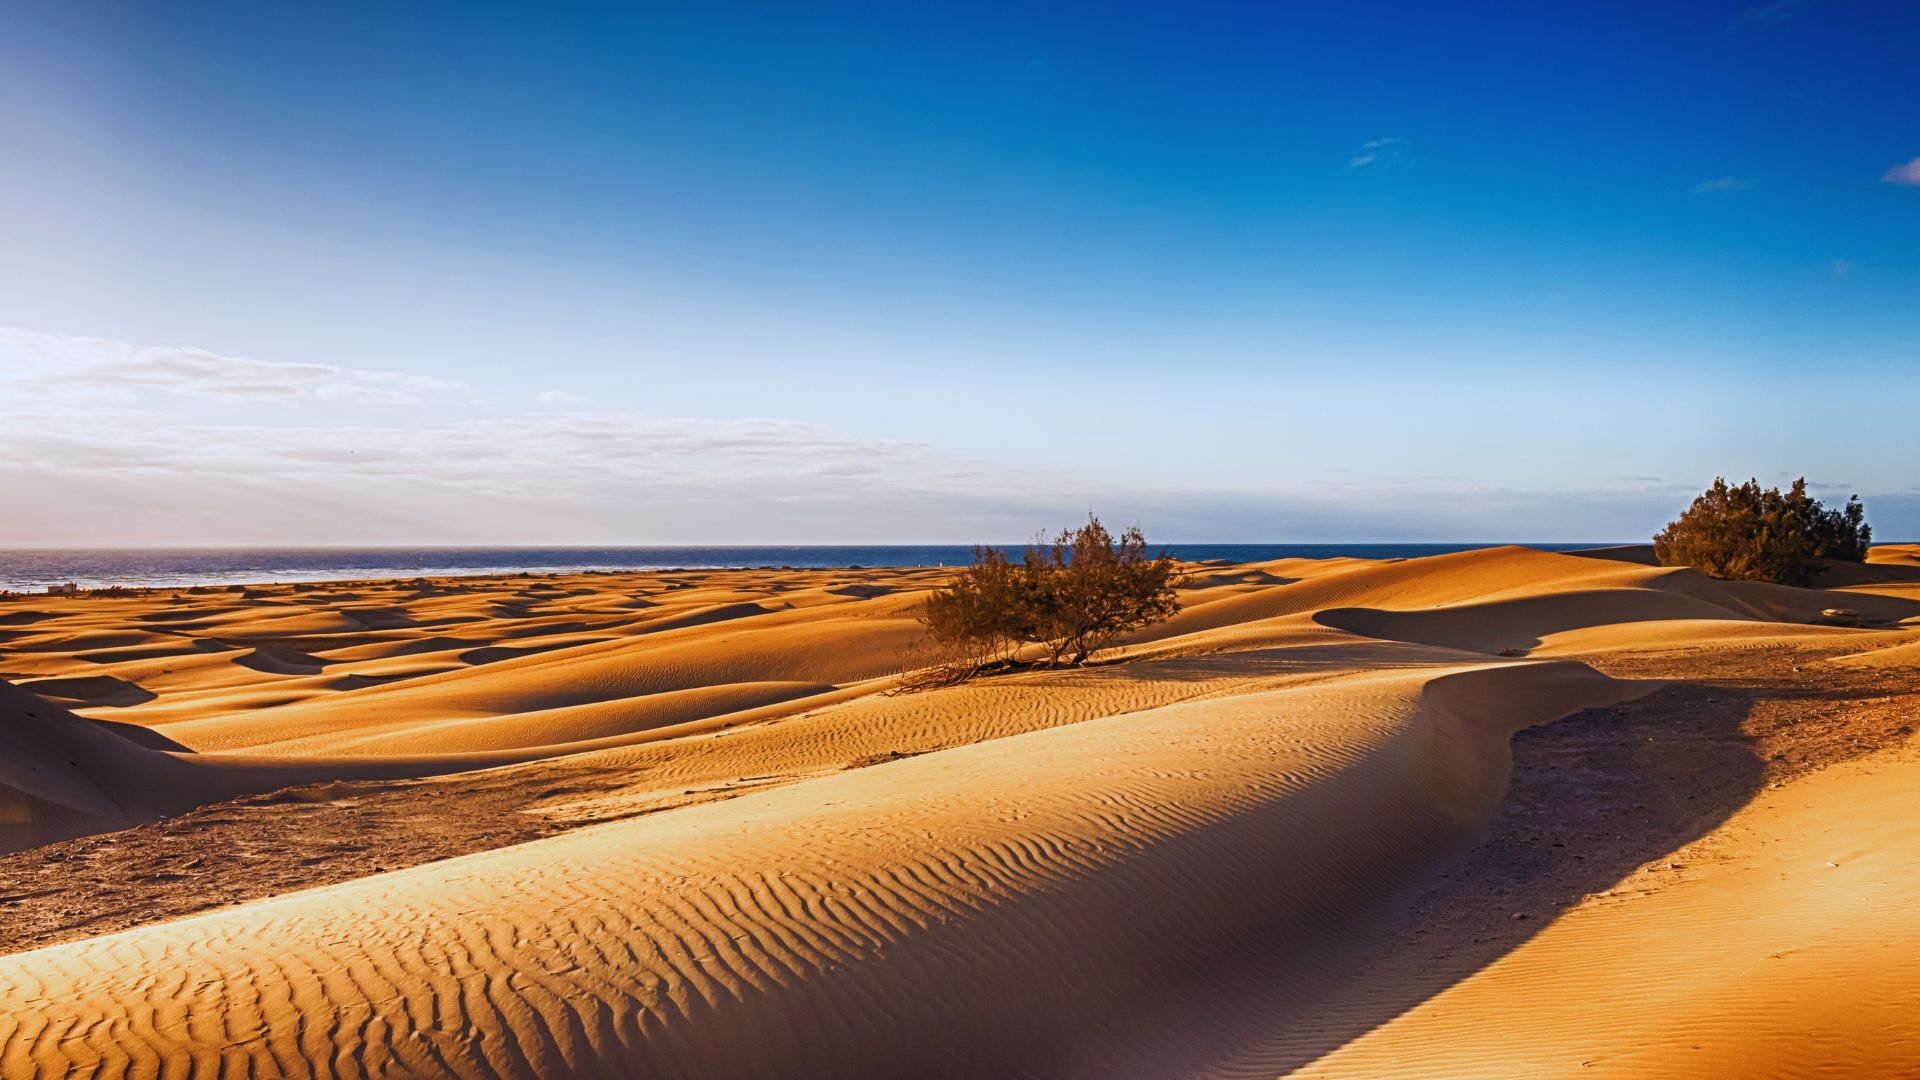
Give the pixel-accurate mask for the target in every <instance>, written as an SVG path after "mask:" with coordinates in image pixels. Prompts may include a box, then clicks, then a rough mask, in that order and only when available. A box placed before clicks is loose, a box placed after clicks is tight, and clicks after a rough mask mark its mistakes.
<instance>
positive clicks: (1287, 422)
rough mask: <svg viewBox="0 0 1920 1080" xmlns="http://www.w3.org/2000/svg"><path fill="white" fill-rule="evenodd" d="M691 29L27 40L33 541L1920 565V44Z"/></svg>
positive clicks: (863, 27) (6, 440)
mask: <svg viewBox="0 0 1920 1080" xmlns="http://www.w3.org/2000/svg"><path fill="white" fill-rule="evenodd" d="M694 7H695V6H687V5H674V6H672V7H667V6H660V7H638V8H632V9H627V10H620V9H615V8H611V7H600V6H592V7H577V8H570V9H566V10H561V9H559V8H556V7H552V6H545V5H543V6H537V7H536V6H526V7H514V6H501V5H485V6H482V5H470V4H469V5H449V6H445V7H436V6H431V5H424V4H418V5H370V6H367V7H365V8H361V9H357V10H356V9H351V8H348V7H345V6H323V5H284V6H281V5H254V4H246V5H242V4H192V3H170V4H164V5H162V4H113V3H89V4H62V3H33V2H29V3H26V4H18V3H16V4H12V5H9V6H8V7H7V8H6V10H5V12H4V13H0V95H3V96H4V107H3V108H0V140H3V141H4V142H3V144H4V145H5V146H6V147H7V148H8V152H7V153H6V154H4V155H0V328H6V329H3V330H0V500H3V501H4V502H5V503H6V504H7V505H9V506H10V507H13V508H15V511H16V512H14V513H11V514H9V515H8V522H7V524H6V525H5V526H4V527H3V528H4V532H0V543H13V544H60V543H80V542H91V543H102V544H114V543H191V542H233V543H328V542H339V543H367V542H419V543H431V542H475V543H509V542H516V541H525V542H545V543H555V542H561V543H564V542H569V541H577V542H612V543H618V542H631V543H649V542H689V543H698V542H765V543H773V542H862V541H872V542H908V541H968V540H973V539H995V540H1002V539H1017V538H1019V537H1022V536H1026V535H1029V534H1031V533H1032V532H1033V531H1035V530H1036V529H1039V528H1042V527H1046V526H1051V525H1056V524H1059V523H1063V522H1065V521H1068V520H1071V519H1072V518H1073V517H1075V516H1076V515H1077V514H1079V513H1081V512H1083V511H1084V510H1086V509H1088V508H1089V507H1091V508H1093V509H1096V510H1100V511H1102V512H1103V513H1104V514H1105V515H1107V516H1108V517H1109V518H1110V519H1119V520H1126V521H1138V522H1140V523H1141V524H1143V525H1145V526H1146V527H1147V529H1148V532H1149V535H1151V536H1155V537H1157V538H1162V539H1168V540H1187V541H1204V540H1221V541H1229V540H1275V541H1283V540H1362V539H1381V540H1402V539H1434V540H1463V539H1520V540H1527V539H1532V540H1581V539H1592V540H1616V539H1618V540H1626V539H1637V538H1644V537H1645V536H1646V535H1647V534H1648V533H1649V532H1650V531H1651V530H1653V529H1654V528H1657V527H1658V526H1659V524H1660V523H1661V522H1662V521H1664V520H1666V518H1668V517H1670V516H1671V515H1672V513H1673V512H1674V511H1675V510H1677V509H1678V508H1680V507H1681V506H1684V504H1685V502H1686V501H1687V498H1688V497H1689V495H1690V493H1691V492H1693V491H1697V490H1698V488H1699V487H1700V486H1701V485H1703V484H1704V483H1706V482H1707V481H1709V480H1711V479H1712V478H1713V476H1714V475H1715V474H1718V473H1725V474H1727V475H1729V476H1738V477H1745V476H1748V475H1758V476H1760V477H1761V478H1762V479H1763V480H1767V481H1770V482H1771V481H1776V480H1781V479H1784V478H1788V477H1789V476H1791V475H1798V474H1800V473H1805V474H1807V475H1808V476H1809V477H1810V478H1811V479H1812V480H1813V481H1815V482H1816V484H1819V485H1822V488H1821V491H1822V494H1824V495H1828V496H1838V497H1844V496H1845V495H1846V494H1847V493H1848V492H1851V491H1859V492H1860V493H1861V494H1862V495H1863V496H1865V497H1866V498H1867V502H1868V507H1869V511H1870V514H1871V516H1872V519H1873V520H1874V521H1875V523H1876V524H1877V525H1878V526H1879V529H1880V533H1881V535H1882V537H1883V538H1887V539H1894V538H1914V537H1920V348H1917V345H1920V85H1916V82H1915V75H1914V72H1915V71H1916V70H1920V6H1916V5H1913V4H1909V3H1871V2H1859V3H1847V2H1842V0H1804V2H1799V3H1795V2H1791V0H1776V2H1773V3H1767V4H1760V5H1754V4H1742V3H1724V4H1719V3H1704V2H1701V3H1686V4H1601V5H1579V6H1572V5H1557V4H1537V3H1529V4H1511V5H1492V4H1488V5H1469V6H1456V5H1431V4H1416V3H1349V4H1337V5H1334V4H1316V5H1312V6H1307V5H1290V4H1273V5H1232V4H1220V5H1211V6H1207V5H1131V4H1112V3H1107V4H1100V5H1086V6H1074V5H1054V6H1052V7H1050V8H1049V9H1048V10H1046V11H1040V10H1037V6H1036V5H1030V4H1019V5H996V4H981V3H972V4H965V5H951V6H948V5H932V4H927V5H916V4H874V5H824V4H810V5H772V4H769V5H756V6H732V5H720V4H713V5H697V8H698V10H694V9H693V8H694ZM269 8H273V9H274V10H269Z"/></svg>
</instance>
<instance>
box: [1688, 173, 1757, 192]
mask: <svg viewBox="0 0 1920 1080" xmlns="http://www.w3.org/2000/svg"><path fill="white" fill-rule="evenodd" d="M1752 186H1753V181H1751V180H1749V179H1747V178H1746V177H1744V176H1722V177H1719V178H1718V179H1714V180H1702V181H1700V182H1699V183H1697V184H1695V185H1693V193H1694V194H1695V195H1711V194H1713V193H1715V192H1720V191H1745V190H1747V189H1748V188H1750V187H1752Z"/></svg>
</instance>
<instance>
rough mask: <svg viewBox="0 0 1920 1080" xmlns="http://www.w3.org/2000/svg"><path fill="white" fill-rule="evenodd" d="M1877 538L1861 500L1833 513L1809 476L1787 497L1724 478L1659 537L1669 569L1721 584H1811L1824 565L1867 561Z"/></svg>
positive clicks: (1657, 547)
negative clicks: (1812, 489)
mask: <svg viewBox="0 0 1920 1080" xmlns="http://www.w3.org/2000/svg"><path fill="white" fill-rule="evenodd" d="M1872 537H1873V530H1872V528H1871V527H1870V526H1869V525H1867V523H1866V511H1865V509H1864V508H1863V507H1862V506H1861V505H1860V498H1859V496H1857V495H1856V496H1854V497H1853V498H1850V499H1848V500H1847V505H1846V506H1845V507H1844V508H1841V509H1828V508H1827V507H1824V506H1822V505H1821V504H1820V500H1818V499H1816V498H1814V497H1813V496H1811V495H1808V494H1807V481H1806V479H1805V478H1804V477H1803V478H1801V479H1799V480H1795V481H1794V482H1793V486H1792V487H1791V488H1789V489H1788V490H1787V491H1784V492H1782V491H1781V490H1780V489H1779V488H1767V489H1764V490H1763V489H1762V488H1761V487H1760V482H1759V481H1758V480H1748V481H1747V482H1746V483H1744V484H1740V485H1738V486H1729V485H1728V484H1727V482H1726V480H1725V479H1724V478H1717V479H1715V480H1714V482H1713V486H1712V487H1710V488H1708V489H1707V490H1706V491H1705V492H1703V493H1701V495H1700V497H1699V498H1697V499H1695V500H1693V505H1692V506H1690V507H1688V508H1687V512H1686V513H1684V514H1681V515H1680V517H1679V518H1678V519H1676V520H1674V521H1672V522H1669V523H1668V525H1667V527H1666V528H1665V529H1662V530H1661V531H1660V533H1659V535H1657V536H1655V537H1654V538H1653V553H1654V556H1655V558H1657V559H1659V560H1660V564H1661V565H1662V566H1691V567H1693V568H1694V569H1696V570H1699V571H1701V572H1702V573H1705V574H1709V575H1712V576H1713V577H1717V578H1730V579H1735V580H1747V581H1772V582H1778V583H1780V584H1782V585H1806V584H1808V583H1810V582H1811V581H1812V580H1813V577H1814V575H1815V574H1817V573H1819V572H1820V560H1821V559H1842V560H1846V561H1849V562H1864V561H1866V558H1867V544H1868V542H1869V541H1870V540H1871V539H1872Z"/></svg>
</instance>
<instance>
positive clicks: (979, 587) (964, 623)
mask: <svg viewBox="0 0 1920 1080" xmlns="http://www.w3.org/2000/svg"><path fill="white" fill-rule="evenodd" d="M1178 584H1179V571H1178V568H1177V567H1176V566H1175V565H1174V562H1173V559H1172V557H1171V556H1168V555H1166V554H1165V553H1162V554H1160V555H1158V556H1154V555H1150V554H1148V552H1147V540H1146V537H1145V536H1144V535H1142V534H1141V532H1140V530H1139V529H1138V528H1130V529H1127V530H1126V531H1125V532H1123V533H1121V534H1120V535H1119V536H1118V537H1115V536H1114V535H1113V534H1112V533H1110V532H1108V531H1107V528H1106V526H1104V525H1102V524H1101V523H1100V519H1099V518H1096V517H1092V516H1089V517H1088V518H1087V523H1086V524H1085V525H1082V526H1080V527H1079V528H1077V529H1065V530H1062V531H1061V532H1060V534H1059V535H1058V536H1056V537H1054V538H1053V539H1052V540H1051V541H1045V542H1038V543H1034V544H1031V545H1028V547H1027V549H1026V551H1025V553H1024V554H1023V555H1022V557H1021V559H1020V561H1019V562H1014V561H1012V560H1010V559H1009V558H1007V556H1006V555H1005V554H1004V553H1002V552H1000V551H996V550H995V549H993V548H989V547H976V548H975V549H974V557H973V565H971V566H967V567H964V568H962V569H961V570H960V571H959V572H958V573H957V574H955V575H954V578H953V580H952V581H951V582H949V583H948V584H947V586H946V587H945V588H943V589H940V590H938V591H936V592H934V593H933V594H932V595H931V596H929V597H928V598H927V601H926V605H925V607H924V608H923V609H922V610H921V616H920V619H921V622H922V623H923V624H924V625H925V626H926V628H927V637H928V641H929V644H930V646H931V650H932V656H931V657H930V658H929V659H931V661H932V662H931V663H929V664H928V665H926V666H925V667H923V668H922V669H921V670H920V671H918V672H916V673H915V674H914V675H913V676H911V677H910V678H909V679H908V685H909V686H910V687H925V686H938V685H947V684H951V683H956V682H960V681H963V680H965V679H968V678H972V677H973V676H974V675H978V674H980V673H981V672H983V671H987V670H990V669H993V668H996V667H1007V666H1011V665H1012V664H1013V663H1014V662H1015V660H1016V658H1017V657H1019V656H1020V655H1021V653H1022V652H1023V651H1025V650H1027V649H1028V648H1029V647H1030V646H1033V647H1037V648H1034V649H1033V650H1032V651H1033V652H1035V653H1037V654H1038V655H1037V656H1036V657H1035V659H1034V662H1035V663H1037V664H1040V665H1043V666H1046V667H1061V666H1076V665H1079V664H1084V663H1086V662H1087V660H1089V659H1090V658H1092V657H1093V655H1094V654H1095V653H1097V652H1099V651H1100V650H1101V649H1103V648H1105V647H1106V646H1108V645H1110V644H1112V643H1113V642H1114V640H1115V639H1117V638H1119V637H1120V636H1121V635H1123V634H1127V633H1130V632H1132V631H1135V630H1139V629H1142V628H1144V627H1147V626H1151V625H1153V624H1154V623H1157V622H1161V621H1162V620H1165V619H1167V618H1170V617H1172V616H1173V615H1174V614H1175V613H1176V612H1178V611H1179V610H1180V601H1179V599H1178V597H1177V596H1176V595H1175V592H1174V590H1175V588H1176V587H1177V586H1178Z"/></svg>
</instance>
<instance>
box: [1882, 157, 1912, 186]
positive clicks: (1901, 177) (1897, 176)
mask: <svg viewBox="0 0 1920 1080" xmlns="http://www.w3.org/2000/svg"><path fill="white" fill-rule="evenodd" d="M1880 179H1881V180H1882V181H1884V182H1885V183H1889V184H1900V185H1903V186H1905V187H1920V157H1917V158H1914V159H1913V160H1912V161H1908V162H1905V163H1904V164H1900V165H1895V166H1894V167H1893V168H1891V169H1888V170H1887V171H1886V172H1885V173H1884V174H1882V175H1881V177H1880Z"/></svg>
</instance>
